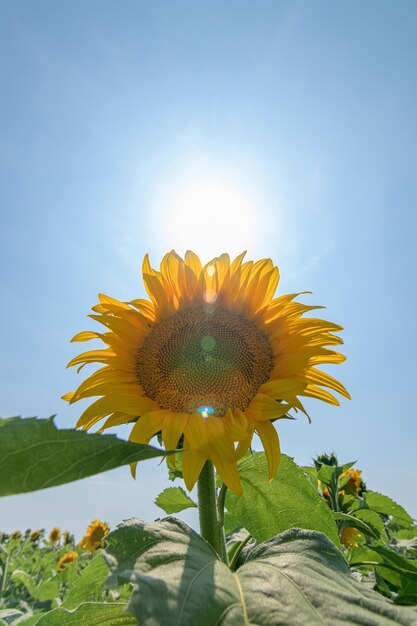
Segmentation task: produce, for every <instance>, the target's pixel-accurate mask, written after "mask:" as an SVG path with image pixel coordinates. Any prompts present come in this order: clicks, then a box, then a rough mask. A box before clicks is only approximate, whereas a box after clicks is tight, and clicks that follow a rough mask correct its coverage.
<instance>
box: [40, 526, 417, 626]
mask: <svg viewBox="0 0 417 626" xmlns="http://www.w3.org/2000/svg"><path fill="white" fill-rule="evenodd" d="M107 540H108V544H107V551H108V557H107V558H108V560H109V564H110V567H111V569H112V571H113V572H114V575H115V576H118V577H120V578H121V579H123V580H127V579H130V580H131V581H132V583H134V585H135V586H134V588H133V592H132V596H131V600H130V602H129V610H130V611H131V613H133V614H134V615H135V617H136V618H137V620H138V623H139V624H140V625H141V626H155V625H156V624H157V625H158V626H173V625H182V624H184V626H185V625H188V624H190V625H197V624H198V626H214V625H215V624H216V625H218V626H220V625H221V626H236V625H237V624H239V625H242V626H244V625H246V626H249V625H250V624H252V625H255V624H256V625H257V626H271V625H272V624H273V625H274V626H301V625H304V624H308V626H323V625H324V624H328V625H332V626H333V624H338V625H339V626H343V625H346V626H354V625H358V626H359V625H360V626H369V625H370V624H379V623H380V624H384V626H398V625H402V626H412V625H413V624H415V621H416V619H417V612H416V611H415V610H414V609H412V608H409V607H397V606H394V605H393V604H392V603H391V602H389V601H388V600H386V599H385V598H384V597H382V596H381V595H380V594H378V593H376V592H375V591H372V590H370V589H367V588H366V586H365V585H363V583H360V582H357V581H356V580H355V579H354V578H353V576H352V575H351V573H350V570H349V567H348V565H347V564H346V562H345V560H344V558H343V556H342V554H341V553H340V552H339V550H338V549H337V548H336V547H335V545H334V544H333V543H332V542H331V541H329V539H327V537H325V536H324V535H323V534H322V533H317V532H314V531H306V530H300V529H292V530H290V531H287V532H285V533H283V534H282V535H280V536H279V537H274V538H273V539H271V540H269V541H266V542H265V543H263V544H259V545H257V546H255V547H254V548H252V549H250V550H249V551H248V552H247V553H246V557H245V558H244V559H243V563H242V564H240V566H238V568H237V570H236V572H231V571H230V570H229V568H228V567H227V566H226V565H225V564H224V563H222V562H221V561H220V560H219V558H218V556H217V555H216V554H215V552H214V551H213V550H212V548H211V547H210V546H209V545H208V544H207V543H206V542H205V541H204V540H203V539H202V538H201V537H200V536H199V535H197V533H195V532H194V531H193V530H191V529H190V528H188V527H187V526H186V525H185V524H183V523H182V522H179V521H178V520H174V519H166V520H163V521H162V522H157V523H146V522H141V521H140V520H129V521H128V522H125V523H124V524H123V525H121V526H120V527H119V528H118V529H117V530H115V531H113V532H112V533H110V535H108V537H107ZM41 626H44V625H43V624H42V625H41Z"/></svg>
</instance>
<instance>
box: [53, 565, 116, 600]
mask: <svg viewBox="0 0 417 626" xmlns="http://www.w3.org/2000/svg"><path fill="white" fill-rule="evenodd" d="M108 575H109V568H108V567H107V565H106V562H105V561H104V559H103V557H102V556H96V557H95V558H94V559H93V560H92V561H90V563H89V564H88V565H87V567H85V568H84V569H83V570H82V571H81V573H80V575H79V577H78V578H77V579H76V580H75V581H74V582H73V583H72V585H71V586H70V588H69V590H68V593H67V595H66V597H65V599H64V602H63V603H62V606H63V608H64V609H75V607H77V606H78V605H79V604H81V603H82V602H92V601H95V600H99V598H100V596H101V593H102V591H103V587H104V583H105V580H106V578H107V576H108Z"/></svg>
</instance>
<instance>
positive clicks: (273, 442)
mask: <svg viewBox="0 0 417 626" xmlns="http://www.w3.org/2000/svg"><path fill="white" fill-rule="evenodd" d="M255 430H256V432H257V433H258V435H259V437H260V440H261V442H262V445H263V447H264V450H265V454H266V457H267V459H268V467H269V480H272V479H273V478H274V476H275V474H276V471H277V469H278V465H279V462H280V459H281V450H280V447H279V439H278V434H277V431H276V430H275V428H274V427H273V425H272V424H271V422H257V423H256V425H255Z"/></svg>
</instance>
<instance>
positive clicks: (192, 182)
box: [160, 175, 260, 258]
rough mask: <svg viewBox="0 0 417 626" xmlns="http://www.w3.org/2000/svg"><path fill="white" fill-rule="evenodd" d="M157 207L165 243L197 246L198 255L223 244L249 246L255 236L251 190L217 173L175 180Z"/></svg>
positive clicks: (238, 247) (210, 252)
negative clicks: (160, 213) (248, 190)
mask: <svg viewBox="0 0 417 626" xmlns="http://www.w3.org/2000/svg"><path fill="white" fill-rule="evenodd" d="M161 210H162V211H163V220H162V221H160V224H161V223H163V224H164V226H165V227H164V231H165V236H166V239H167V243H168V242H169V246H170V247H175V248H176V249H178V250H186V249H188V248H190V247H197V248H198V249H199V251H200V254H201V256H202V257H207V258H208V257H210V256H211V255H213V253H214V252H216V251H217V250H219V249H223V248H229V249H230V248H232V252H237V251H240V250H242V249H251V248H253V247H254V246H255V244H256V240H257V238H258V236H259V232H258V231H259V223H260V222H259V216H257V210H256V206H255V203H254V202H253V200H252V197H251V194H250V193H249V192H247V191H245V190H244V189H243V188H242V187H241V186H240V185H239V186H238V185H237V184H235V183H234V182H232V181H231V180H227V179H226V178H222V177H221V176H218V175H206V176H200V177H198V178H196V179H195V178H193V179H191V178H190V179H189V180H184V179H183V180H181V182H177V183H176V184H174V185H173V186H172V188H171V189H170V190H169V192H168V193H167V194H164V198H163V206H162V207H161ZM231 242H232V246H231Z"/></svg>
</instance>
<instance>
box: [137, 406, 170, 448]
mask: <svg viewBox="0 0 417 626" xmlns="http://www.w3.org/2000/svg"><path fill="white" fill-rule="evenodd" d="M165 417H166V415H165V411H161V410H155V411H149V412H148V413H144V415H142V417H140V418H139V419H138V421H137V422H136V424H135V425H134V426H133V428H132V430H131V432H130V435H129V441H134V442H135V443H149V441H150V440H151V439H152V437H153V436H154V435H156V433H159V431H160V430H162V425H163V423H164V419H165Z"/></svg>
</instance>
